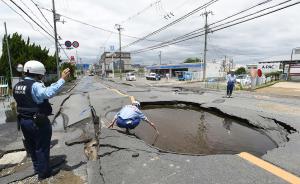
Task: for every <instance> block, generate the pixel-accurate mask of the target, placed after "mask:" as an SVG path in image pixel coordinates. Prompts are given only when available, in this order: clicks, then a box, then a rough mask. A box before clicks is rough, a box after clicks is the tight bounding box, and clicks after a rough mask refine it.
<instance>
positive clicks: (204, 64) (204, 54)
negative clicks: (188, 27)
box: [201, 11, 212, 81]
mask: <svg viewBox="0 0 300 184" xmlns="http://www.w3.org/2000/svg"><path fill="white" fill-rule="evenodd" d="M209 14H212V11H208V12H207V11H205V12H204V13H202V14H201V15H202V16H205V25H204V29H205V37H204V53H203V81H205V78H206V52H207V34H208V32H209V31H208V25H207V17H208V15H209Z"/></svg>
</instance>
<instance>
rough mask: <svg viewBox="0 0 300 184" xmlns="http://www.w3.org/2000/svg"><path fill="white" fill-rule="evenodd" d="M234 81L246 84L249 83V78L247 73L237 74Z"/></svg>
mask: <svg viewBox="0 0 300 184" xmlns="http://www.w3.org/2000/svg"><path fill="white" fill-rule="evenodd" d="M236 83H238V84H241V85H243V86H247V85H250V84H251V78H250V76H249V75H238V76H237V77H236Z"/></svg>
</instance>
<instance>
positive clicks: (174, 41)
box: [131, 2, 300, 54]
mask: <svg viewBox="0 0 300 184" xmlns="http://www.w3.org/2000/svg"><path fill="white" fill-rule="evenodd" d="M299 3H300V2H295V3H292V4H289V5H286V6H284V7H281V8H278V9H275V10H272V11H269V12H266V13H263V14H260V15H257V16H254V17H251V18H248V19H245V20H242V21H239V22H235V23H232V24H229V25H224V26H223V27H220V28H217V29H213V30H211V32H216V31H220V30H223V29H226V28H229V27H232V26H235V25H238V24H241V23H244V22H248V21H250V20H254V19H257V18H259V17H263V16H266V15H269V14H271V13H275V12H277V11H280V10H283V9H286V8H289V7H292V6H295V5H297V4H299ZM203 35H205V33H202V34H197V35H194V36H192V37H187V38H184V39H180V40H175V39H173V40H172V41H168V42H165V43H164V44H159V45H154V46H151V47H147V48H144V49H139V50H136V51H131V53H132V54H137V53H141V52H146V51H150V50H154V49H158V48H162V47H166V46H169V45H173V44H176V43H180V42H184V41H187V40H190V39H194V38H197V37H200V36H203Z"/></svg>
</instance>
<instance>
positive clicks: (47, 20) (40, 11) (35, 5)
mask: <svg viewBox="0 0 300 184" xmlns="http://www.w3.org/2000/svg"><path fill="white" fill-rule="evenodd" d="M30 1H31V2H32V3H33V4H34V5H35V7H36V8H37V9H38V10H39V12H40V14H41V15H42V16H43V17H44V19H45V20H46V22H47V23H48V24H49V26H50V27H51V28H52V29H54V28H53V26H52V25H51V24H50V22H49V21H48V19H47V18H46V17H45V15H44V14H43V12H42V11H41V9H40V8H39V6H38V5H37V4H36V3H35V2H34V1H33V0H30Z"/></svg>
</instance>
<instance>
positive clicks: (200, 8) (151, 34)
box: [123, 0, 218, 48]
mask: <svg viewBox="0 0 300 184" xmlns="http://www.w3.org/2000/svg"><path fill="white" fill-rule="evenodd" d="M217 1H218V0H211V1H209V2H208V3H205V4H204V5H201V6H199V7H198V8H196V9H194V10H192V11H190V12H189V13H187V14H185V15H183V16H182V17H180V18H178V19H176V20H174V21H173V22H171V23H169V24H167V25H165V26H163V27H161V28H159V29H157V30H156V31H153V32H152V33H149V34H148V35H146V36H144V37H142V38H140V39H138V40H136V41H134V42H131V43H129V44H127V45H125V46H123V48H126V47H129V46H131V45H133V44H136V43H138V42H140V41H142V40H145V39H146V38H148V37H150V36H153V35H155V34H157V33H159V32H161V31H163V30H165V29H167V28H168V27H170V26H173V25H174V24H176V23H178V22H180V21H182V20H184V19H186V18H188V17H189V16H191V15H193V14H195V13H197V12H199V11H200V10H202V9H205V8H207V7H208V6H210V5H211V4H213V3H215V2H217Z"/></svg>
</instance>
